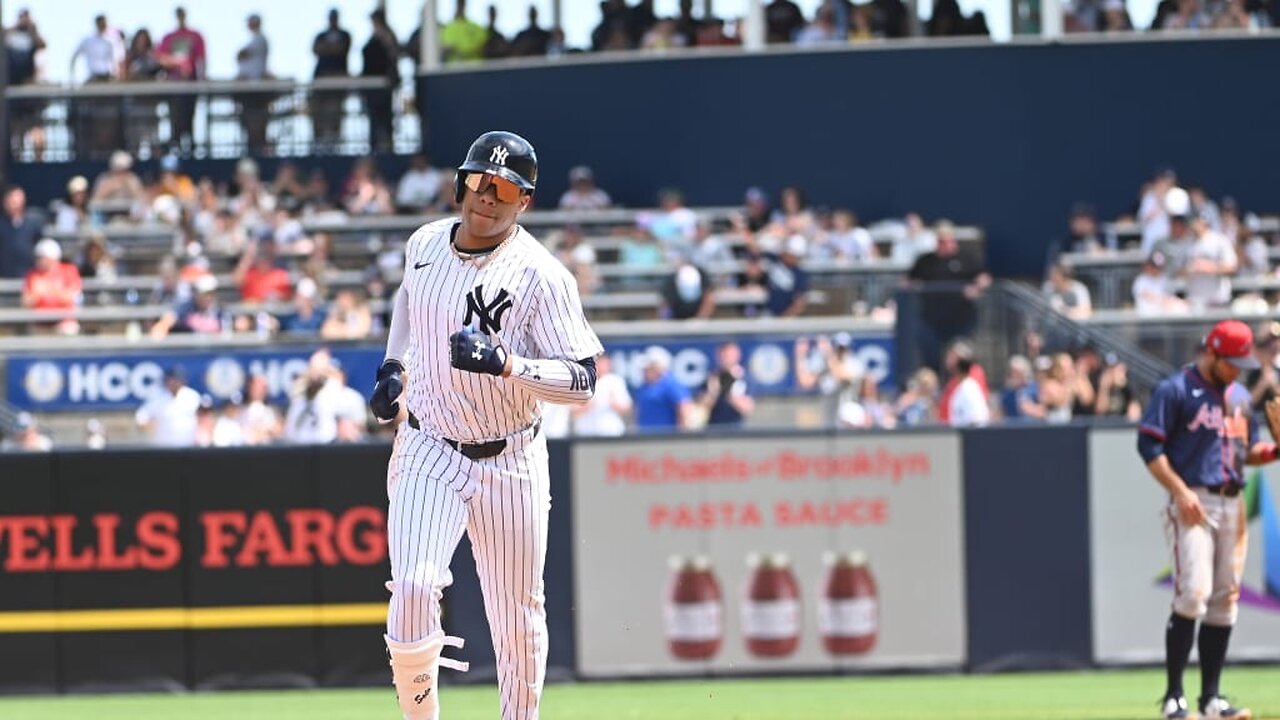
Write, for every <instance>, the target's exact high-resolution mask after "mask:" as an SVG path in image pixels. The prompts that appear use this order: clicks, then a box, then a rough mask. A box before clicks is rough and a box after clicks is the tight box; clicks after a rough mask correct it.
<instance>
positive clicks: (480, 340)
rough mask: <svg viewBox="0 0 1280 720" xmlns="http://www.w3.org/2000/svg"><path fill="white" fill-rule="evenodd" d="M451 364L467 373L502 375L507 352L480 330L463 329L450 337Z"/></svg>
mask: <svg viewBox="0 0 1280 720" xmlns="http://www.w3.org/2000/svg"><path fill="white" fill-rule="evenodd" d="M449 364H450V365H452V366H454V367H455V368H457V369H459V370H465V371H467V372H473V373H488V374H490V375H501V374H502V370H503V368H505V367H506V365H507V351H506V350H503V349H502V348H501V347H498V346H497V345H495V344H494V343H493V342H492V341H491V340H489V336H488V335H485V334H484V333H482V332H480V331H479V330H472V329H471V328H463V329H462V330H459V331H458V332H456V333H454V334H452V335H450V336H449Z"/></svg>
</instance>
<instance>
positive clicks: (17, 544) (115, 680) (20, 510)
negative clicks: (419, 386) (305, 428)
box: [0, 446, 474, 692]
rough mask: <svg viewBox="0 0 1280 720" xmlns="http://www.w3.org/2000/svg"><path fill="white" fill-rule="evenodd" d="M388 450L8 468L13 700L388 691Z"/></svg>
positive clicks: (135, 457)
mask: <svg viewBox="0 0 1280 720" xmlns="http://www.w3.org/2000/svg"><path fill="white" fill-rule="evenodd" d="M387 451H388V448H386V447H381V446H368V447H361V448H279V449H277V448H269V449H249V450H244V451H207V452H200V453H189V452H183V451H141V450H139V451H111V452H103V453H92V452H81V453H61V454H59V455H57V456H40V459H42V460H44V461H45V462H46V465H47V466H46V467H45V468H44V472H43V473H41V472H36V471H37V470H39V468H30V467H26V466H27V465H30V462H27V460H28V458H29V457H34V456H12V457H7V458H5V459H4V468H5V469H6V470H12V471H20V470H23V469H27V470H30V471H32V472H29V473H26V474H22V475H20V477H22V479H23V480H22V482H10V483H4V484H3V485H4V489H3V490H0V499H3V500H4V503H3V505H2V508H0V644H3V645H4V647H7V648H13V649H14V650H15V653H16V652H17V649H21V650H22V651H21V653H17V654H15V653H0V655H3V656H4V657H5V658H7V659H6V660H0V669H4V670H6V672H4V673H0V690H6V689H7V690H23V691H29V690H33V689H38V690H42V691H45V692H48V691H51V690H52V689H53V688H58V689H70V690H101V689H106V688H120V687H132V688H137V689H144V688H146V689H170V690H172V689H178V688H184V687H186V688H209V687H226V686H244V685H253V684H255V683H261V682H263V678H270V681H271V682H273V683H276V684H285V685H314V684H315V683H316V682H318V681H319V679H320V678H324V679H325V680H326V681H327V682H339V683H357V682H374V681H382V680H384V679H385V672H386V661H385V659H384V657H383V648H382V643H381V640H380V638H381V633H382V628H383V627H384V624H385V618H386V607H387V594H386V590H385V588H384V586H383V583H384V582H385V581H386V579H387V572H388V571H387V542H386V490H385V484H384V483H383V482H380V481H379V475H378V474H379V473H380V472H382V471H383V470H384V468H385V466H386V457H387ZM246 468H248V470H246ZM5 477H8V474H6V475H5ZM473 634H474V633H473ZM49 658H56V665H54V666H53V668H56V669H55V670H54V671H52V672H51V671H50V670H51V668H50V666H49V665H48V664H47V660H48V659H49ZM55 678H56V679H55Z"/></svg>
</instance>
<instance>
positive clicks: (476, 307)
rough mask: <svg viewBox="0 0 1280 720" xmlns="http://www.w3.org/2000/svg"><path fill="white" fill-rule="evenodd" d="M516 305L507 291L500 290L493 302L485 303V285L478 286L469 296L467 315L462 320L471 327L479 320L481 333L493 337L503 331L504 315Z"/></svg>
mask: <svg viewBox="0 0 1280 720" xmlns="http://www.w3.org/2000/svg"><path fill="white" fill-rule="evenodd" d="M514 304H515V301H514V300H512V299H511V293H509V292H507V291H506V290H498V295H497V297H495V298H494V299H493V301H492V302H485V299H484V285H477V286H475V289H473V290H472V291H471V292H470V294H468V295H467V314H466V315H465V316H464V317H463V318H462V324H463V325H466V326H470V325H471V321H472V320H473V319H475V318H479V320H480V328H479V329H480V332H482V333H484V334H485V335H492V334H493V333H495V332H498V331H499V330H501V329H502V314H503V313H505V312H506V311H507V310H509V309H511V306H512V305H514Z"/></svg>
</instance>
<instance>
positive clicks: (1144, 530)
mask: <svg viewBox="0 0 1280 720" xmlns="http://www.w3.org/2000/svg"><path fill="white" fill-rule="evenodd" d="M1136 433H1137V430H1136V429H1126V430H1095V431H1093V432H1091V433H1090V438H1089V505H1090V515H1091V517H1092V523H1091V537H1090V545H1091V548H1092V567H1093V648H1094V659H1095V660H1096V661H1097V662H1104V663H1149V662H1159V661H1163V659H1164V626H1165V623H1166V621H1167V620H1168V618H1169V612H1170V602H1171V601H1172V599H1173V588H1172V586H1171V584H1170V577H1171V570H1172V563H1173V555H1172V551H1171V546H1170V545H1169V544H1168V543H1167V542H1166V540H1165V526H1164V517H1165V507H1166V505H1167V504H1168V495H1167V493H1165V491H1164V490H1163V489H1162V488H1161V487H1160V486H1159V485H1158V484H1157V483H1156V481H1155V479H1154V478H1152V477H1151V474H1150V473H1149V472H1148V471H1147V469H1146V468H1145V467H1144V466H1143V462H1142V458H1140V457H1139V456H1138V452H1137V449H1136V443H1137V435H1136ZM1249 483H1250V485H1252V486H1253V488H1252V489H1251V490H1249V491H1248V492H1246V493H1245V500H1246V505H1247V508H1248V516H1249V518H1250V520H1249V530H1248V531H1249V547H1248V551H1247V552H1248V555H1247V559H1246V561H1245V571H1244V582H1243V587H1242V589H1241V593H1240V616H1239V620H1238V621H1237V624H1236V630H1235V632H1234V633H1232V635H1231V651H1230V653H1231V654H1230V657H1231V658H1232V659H1251V660H1263V659H1265V660H1276V659H1280V518H1278V516H1277V509H1280V471H1277V469H1276V468H1275V467H1268V468H1267V469H1266V470H1263V471H1252V472H1251V473H1250V478H1249ZM1193 657H1194V654H1193Z"/></svg>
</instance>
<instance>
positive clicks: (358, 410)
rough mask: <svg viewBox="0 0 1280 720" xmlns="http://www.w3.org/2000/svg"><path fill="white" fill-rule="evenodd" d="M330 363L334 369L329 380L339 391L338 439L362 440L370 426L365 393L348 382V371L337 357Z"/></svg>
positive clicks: (348, 440)
mask: <svg viewBox="0 0 1280 720" xmlns="http://www.w3.org/2000/svg"><path fill="white" fill-rule="evenodd" d="M329 363H330V366H331V367H332V370H333V375H332V377H331V378H330V379H329V382H330V383H332V384H333V386H334V389H335V390H336V392H337V393H338V410H337V415H338V440H340V441H342V442H360V441H361V440H364V438H365V434H366V433H367V432H368V428H369V411H368V404H367V401H366V400H365V397H364V393H361V392H360V391H359V390H356V389H355V388H353V387H351V386H350V385H349V384H347V371H346V369H345V368H343V367H342V363H341V362H339V361H338V359H337V358H332V359H331V360H330V361H329Z"/></svg>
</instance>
